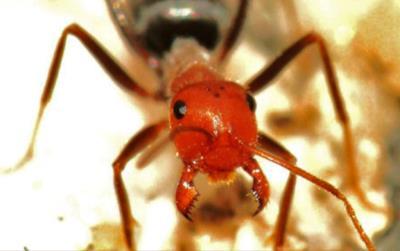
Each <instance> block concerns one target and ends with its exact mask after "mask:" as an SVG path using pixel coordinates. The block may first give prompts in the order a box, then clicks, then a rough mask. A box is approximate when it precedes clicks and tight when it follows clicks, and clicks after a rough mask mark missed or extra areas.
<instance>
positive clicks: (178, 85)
mask: <svg viewBox="0 0 400 251" xmlns="http://www.w3.org/2000/svg"><path fill="white" fill-rule="evenodd" d="M193 67H196V68H197V69H200V68H201V70H198V71H197V73H196V74H195V75H191V76H192V77H191V78H190V80H187V78H184V79H185V80H184V81H180V79H178V78H179V77H180V76H182V75H183V74H184V73H186V72H188V71H189V70H190V69H191V68H193ZM161 72H162V74H163V75H162V78H163V82H164V85H165V86H167V92H168V93H167V95H168V96H170V95H171V94H172V93H175V92H177V91H178V90H180V89H182V88H183V87H184V86H186V85H188V84H190V83H193V82H201V81H204V80H208V79H210V78H211V79H215V78H217V79H219V78H221V77H220V76H219V74H218V73H217V71H216V63H215V60H214V58H213V57H212V55H211V53H210V51H208V50H207V49H205V48H204V47H202V46H201V45H199V44H198V43H197V41H196V40H194V39H185V38H178V39H176V40H175V41H174V43H173V45H172V48H171V50H170V51H169V52H168V53H166V55H165V56H164V58H163V60H162V61H161ZM171 92H172V93H171Z"/></svg>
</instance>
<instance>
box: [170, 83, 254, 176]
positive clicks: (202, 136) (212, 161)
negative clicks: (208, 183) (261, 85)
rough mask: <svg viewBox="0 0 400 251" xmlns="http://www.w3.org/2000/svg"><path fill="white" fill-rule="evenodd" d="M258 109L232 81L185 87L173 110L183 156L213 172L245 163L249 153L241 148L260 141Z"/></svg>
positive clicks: (174, 130)
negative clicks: (256, 114)
mask: <svg viewBox="0 0 400 251" xmlns="http://www.w3.org/2000/svg"><path fill="white" fill-rule="evenodd" d="M254 110H255V101H254V99H253V97H252V96H250V95H249V94H248V93H247V92H246V90H244V89H243V87H241V86H239V85H237V84H235V83H232V82H227V81H219V80H214V81H204V82H200V83H197V84H191V85H188V86H186V87H184V88H182V89H181V90H180V91H179V92H178V93H177V94H176V95H175V96H174V98H173V99H172V102H171V107H170V124H171V131H172V137H173V139H174V141H175V145H176V147H177V151H178V153H179V156H180V157H181V159H182V160H183V161H184V162H185V163H196V162H198V161H200V160H204V161H205V164H206V165H207V166H208V167H209V168H213V170H216V169H218V170H221V169H222V170H226V171H227V169H229V170H231V169H233V168H234V167H237V165H241V164H243V162H244V161H247V159H248V158H249V153H247V151H245V150H244V149H242V148H241V145H243V144H244V145H254V144H255V143H256V140H257V126H256V120H255V116H254ZM235 165H236V166H235Z"/></svg>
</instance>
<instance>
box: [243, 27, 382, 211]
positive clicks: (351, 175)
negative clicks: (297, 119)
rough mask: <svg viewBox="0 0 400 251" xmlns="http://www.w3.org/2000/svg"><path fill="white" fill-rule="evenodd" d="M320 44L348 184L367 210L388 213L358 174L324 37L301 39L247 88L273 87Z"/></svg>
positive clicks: (352, 142) (308, 36) (311, 34)
mask: <svg viewBox="0 0 400 251" xmlns="http://www.w3.org/2000/svg"><path fill="white" fill-rule="evenodd" d="M315 43H316V44H317V45H318V49H319V53H320V55H321V57H322V62H323V66H324V71H325V76H326V80H327V84H328V89H329V94H330V95H331V98H332V102H333V106H334V109H335V112H336V117H337V118H338V120H339V123H340V125H341V127H342V130H343V139H344V142H343V144H344V149H345V151H346V153H347V154H346V156H347V163H348V167H349V169H348V177H347V180H348V183H349V184H350V185H351V187H352V189H353V191H354V193H355V194H356V195H357V197H358V198H359V200H360V202H361V203H362V204H363V205H365V206H366V207H367V208H370V209H372V210H375V211H385V210H384V209H382V208H380V207H378V206H376V205H374V204H372V203H371V202H369V200H368V198H367V197H366V195H365V193H364V191H363V190H362V189H361V184H360V175H359V172H358V168H357V164H356V159H355V150H354V140H353V134H352V132H351V129H350V122H349V116H348V113H347V110H346V108H345V104H344V101H343V97H342V95H341V93H340V90H339V86H338V81H337V79H336V75H335V73H334V72H335V71H334V69H333V65H332V61H331V59H330V57H329V54H328V50H327V48H326V45H325V42H324V40H323V38H322V37H321V36H320V35H318V34H317V33H313V32H312V33H309V34H307V35H306V36H304V37H302V38H301V39H299V40H298V41H297V42H295V43H294V44H293V45H292V46H290V47H289V48H287V49H286V50H285V51H284V52H283V53H282V54H281V55H280V56H279V57H278V58H276V59H275V60H274V61H273V62H272V63H271V64H270V65H268V66H267V67H265V68H264V69H263V70H262V71H261V72H260V73H258V75H256V77H255V78H254V79H252V80H250V81H249V82H248V83H247V84H246V85H247V88H248V90H249V91H250V92H253V93H257V92H259V91H261V90H262V89H264V88H266V87H267V86H269V85H271V84H272V82H271V80H272V79H274V78H275V77H276V76H277V75H278V74H279V73H280V72H281V71H282V70H283V68H284V67H285V66H286V65H287V64H288V63H289V62H291V61H292V60H293V59H294V58H295V57H296V56H298V54H299V53H300V52H302V51H303V50H304V49H305V48H307V47H308V46H310V45H312V44H315Z"/></svg>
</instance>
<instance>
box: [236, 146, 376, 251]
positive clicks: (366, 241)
mask: <svg viewBox="0 0 400 251" xmlns="http://www.w3.org/2000/svg"><path fill="white" fill-rule="evenodd" d="M244 147H245V148H247V149H248V150H249V151H250V152H252V153H254V154H257V155H259V156H261V157H263V158H265V159H267V160H269V161H272V162H274V163H276V164H278V165H280V166H282V167H284V168H286V169H287V170H289V171H290V172H291V173H292V174H294V175H298V176H301V177H302V178H304V179H306V180H308V181H310V182H311V183H313V184H315V185H317V186H318V187H320V188H322V189H324V190H325V191H327V192H329V193H330V194H332V195H333V196H335V197H336V198H337V199H339V200H341V201H342V202H343V204H344V206H345V209H346V213H347V215H348V216H349V217H350V219H351V222H352V223H353V225H354V227H355V228H356V230H357V232H358V235H359V236H360V238H361V240H362V241H363V242H364V244H365V246H366V247H367V249H368V250H369V251H374V250H376V248H375V246H374V244H373V242H372V241H371V240H370V239H369V237H368V236H367V234H366V233H365V231H364V229H363V228H362V226H361V224H360V221H359V220H358V218H357V216H356V213H355V211H354V208H353V207H352V206H351V204H350V202H349V201H348V199H347V198H346V196H345V195H344V194H343V193H342V192H340V191H339V190H338V189H337V188H336V187H334V186H332V185H331V184H329V183H328V182H326V181H324V180H322V179H320V178H317V177H316V176H314V175H312V174H310V173H308V172H307V171H305V170H303V169H301V168H299V167H297V166H295V165H293V164H291V163H289V162H288V161H286V160H284V159H281V158H277V157H276V156H274V155H273V154H270V153H269V152H267V151H263V150H260V149H257V148H255V147H252V146H244Z"/></svg>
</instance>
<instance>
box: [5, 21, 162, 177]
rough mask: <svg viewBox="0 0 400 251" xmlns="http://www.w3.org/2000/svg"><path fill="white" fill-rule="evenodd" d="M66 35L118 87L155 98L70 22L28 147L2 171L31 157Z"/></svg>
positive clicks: (88, 36)
mask: <svg viewBox="0 0 400 251" xmlns="http://www.w3.org/2000/svg"><path fill="white" fill-rule="evenodd" d="M68 35H73V36H75V37H76V38H78V39H79V40H80V41H81V42H82V44H83V45H84V46H85V47H86V48H87V49H88V50H89V51H90V53H91V54H92V55H93V56H94V57H95V58H96V59H97V61H98V62H99V63H100V65H101V66H103V68H104V69H105V70H106V72H107V73H108V74H109V75H110V76H111V77H112V78H113V79H114V80H115V82H116V83H117V84H118V85H119V86H120V87H123V88H124V89H127V90H129V91H131V92H132V93H135V94H138V95H140V96H142V97H152V98H157V97H155V96H154V95H152V94H150V93H148V92H147V91H146V90H145V89H143V88H141V87H140V86H139V85H138V84H137V83H136V82H135V81H134V80H133V79H132V78H131V77H129V75H128V74H127V73H126V72H125V71H124V70H123V69H122V68H121V67H120V66H119V65H118V64H117V63H116V62H115V60H114V59H113V58H112V57H111V56H110V55H109V54H108V52H107V51H106V50H105V49H104V48H103V47H102V46H101V45H100V44H99V42H97V41H96V39H95V38H93V37H92V36H91V35H90V34H89V33H88V32H87V31H86V30H84V29H83V28H82V27H80V26H79V25H78V24H71V25H69V26H67V27H66V28H65V29H64V31H63V32H62V35H61V38H60V39H59V40H58V43H57V47H56V50H55V52H54V56H53V60H52V63H51V66H50V69H49V73H48V75H47V80H46V84H45V86H44V89H43V92H42V97H41V100H40V106H39V111H38V114H37V116H36V121H35V125H34V127H33V131H32V134H31V138H30V141H29V145H28V148H27V150H26V152H25V154H24V155H23V157H22V158H21V159H20V160H19V161H18V162H17V163H16V164H15V165H14V167H12V168H7V169H5V171H4V172H11V171H14V170H17V169H19V168H21V167H22V166H23V165H25V164H26V163H27V162H28V161H29V160H31V159H32V156H33V152H34V144H35V141H36V136H37V133H38V130H39V127H40V123H41V121H42V117H43V114H44V111H45V109H46V106H47V105H48V103H49V102H50V99H51V96H52V94H53V90H54V87H55V85H56V80H57V76H58V71H59V69H60V65H61V60H62V57H63V54H64V48H65V43H66V40H67V36H68Z"/></svg>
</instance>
